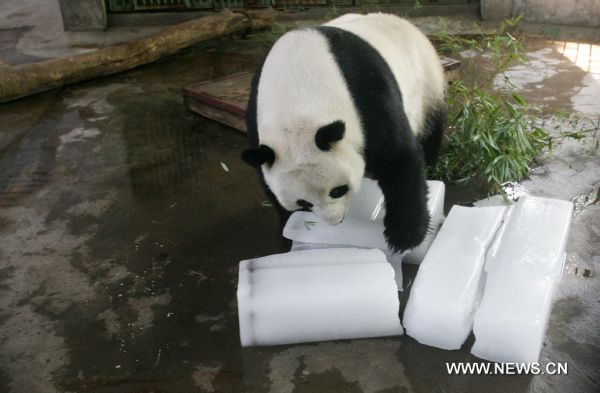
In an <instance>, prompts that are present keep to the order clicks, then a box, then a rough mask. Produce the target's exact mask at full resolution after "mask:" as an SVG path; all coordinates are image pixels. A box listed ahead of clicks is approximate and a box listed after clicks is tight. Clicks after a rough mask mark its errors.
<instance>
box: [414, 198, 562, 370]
mask: <svg viewBox="0 0 600 393" xmlns="http://www.w3.org/2000/svg"><path fill="white" fill-rule="evenodd" d="M571 213H572V204H571V203H570V202H566V201H559V200H553V199H547V198H538V197H532V196H527V197H522V198H521V199H520V200H519V202H518V203H517V204H516V205H515V206H513V207H505V206H500V207H482V208H462V207H458V206H455V207H453V208H452V210H451V211H450V213H449V214H448V218H447V219H446V221H445V222H444V225H443V226H442V229H441V230H440V233H439V235H438V236H437V238H436V239H435V241H434V242H433V244H432V246H431V249H430V251H429V253H428V254H427V256H426V257H425V259H424V261H423V262H422V264H421V266H420V267H419V272H418V274H417V278H416V279H415V282H414V284H413V287H412V289H411V293H410V297H409V300H408V304H407V306H406V309H405V312H404V318H403V323H404V327H405V328H406V332H407V334H409V335H410V336H412V337H414V338H415V339H417V341H419V342H421V343H423V344H427V345H432V346H436V347H439V348H445V349H458V348H460V347H461V346H462V345H463V343H464V341H465V339H466V338H467V336H468V335H469V333H470V331H471V329H473V332H474V334H475V344H474V346H473V348H472V353H473V354H474V355H476V356H478V357H481V358H484V359H487V360H492V361H498V362H536V361H537V360H538V357H539V353H540V350H541V347H542V341H543V338H544V333H545V330H546V325H547V323H548V318H549V314H550V307H551V303H552V296H553V292H554V289H555V287H556V284H557V282H558V280H559V278H560V273H561V271H562V266H563V263H564V257H565V245H566V241H567V237H568V230H569V225H570V221H571Z"/></svg>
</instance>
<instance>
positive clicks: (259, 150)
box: [242, 145, 275, 168]
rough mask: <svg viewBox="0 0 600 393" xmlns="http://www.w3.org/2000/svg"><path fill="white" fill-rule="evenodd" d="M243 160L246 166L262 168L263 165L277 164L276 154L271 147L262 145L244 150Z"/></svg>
mask: <svg viewBox="0 0 600 393" xmlns="http://www.w3.org/2000/svg"><path fill="white" fill-rule="evenodd" d="M242 159H243V160H244V161H245V162H246V164H248V165H250V166H253V167H255V168H260V166H261V165H262V164H268V165H273V163H274V162H275V152H274V151H273V149H271V148H270V147H269V146H266V145H260V146H258V147H251V148H250V149H246V150H244V152H243V153H242Z"/></svg>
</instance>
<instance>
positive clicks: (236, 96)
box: [182, 57, 460, 132]
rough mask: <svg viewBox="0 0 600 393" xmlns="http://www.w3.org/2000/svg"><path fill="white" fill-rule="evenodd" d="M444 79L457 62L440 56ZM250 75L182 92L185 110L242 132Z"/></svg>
mask: <svg viewBox="0 0 600 393" xmlns="http://www.w3.org/2000/svg"><path fill="white" fill-rule="evenodd" d="M442 65H443V66H444V70H445V71H446V76H447V78H448V79H452V78H455V77H456V72H457V70H458V67H459V66H460V61H458V60H455V59H450V58H447V57H442ZM252 75H253V73H251V72H242V73H239V74H234V75H230V76H226V77H224V78H220V79H216V80H209V81H203V82H200V83H195V84H193V85H189V86H185V87H184V88H183V89H182V92H183V100H184V103H185V105H186V107H187V108H188V109H190V110H191V111H193V112H195V113H198V114H199V115H201V116H203V117H206V118H209V119H212V120H215V121H217V122H219V123H222V124H225V125H227V126H230V127H232V128H235V129H236V130H239V131H242V132H246V120H245V119H246V105H247V103H248V97H249V96H250V85H251V83H252Z"/></svg>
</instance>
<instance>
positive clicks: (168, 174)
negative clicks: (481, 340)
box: [0, 39, 600, 393]
mask: <svg viewBox="0 0 600 393" xmlns="http://www.w3.org/2000/svg"><path fill="white" fill-rule="evenodd" d="M530 45H531V49H530V52H532V53H534V60H539V62H541V63H543V64H538V66H539V67H541V68H543V69H544V70H554V71H556V72H554V71H548V73H547V74H543V75H542V76H539V75H538V74H539V73H535V75H534V76H531V75H530V76H529V78H530V79H527V77H523V80H522V81H521V82H522V85H520V87H521V89H522V90H523V91H524V94H525V95H526V96H527V98H529V99H530V101H531V102H532V103H535V104H538V105H540V106H543V107H548V108H549V109H555V108H561V109H567V110H576V111H585V112H586V113H594V111H596V112H598V113H600V106H599V104H598V100H597V99H596V100H595V101H594V100H590V99H588V98H585V97H587V96H588V95H591V96H594V97H598V89H599V85H600V80H599V75H600V70H598V69H597V68H593V69H592V68H588V69H584V68H582V67H580V66H579V65H577V61H576V59H575V61H571V60H570V59H569V58H568V56H566V55H564V54H562V53H560V51H559V50H558V49H557V46H556V45H558V44H556V43H555V42H551V41H539V40H536V41H532V42H531V43H530ZM265 50H266V48H265V47H264V46H263V45H261V44H260V43H249V42H245V41H240V40H229V39H225V40H221V41H212V42H210V43H206V44H204V45H201V46H198V47H196V48H194V49H191V50H188V51H185V52H183V53H181V54H179V55H177V56H175V57H172V58H170V59H167V60H164V61H161V62H159V63H156V64H152V65H149V66H145V67H142V68H139V69H136V70H133V71H130V72H127V73H123V74H120V75H116V76H112V77H106V78H102V79H98V80H94V81H90V82H86V83H81V84H78V85H75V86H71V87H68V88H63V89H60V90H55V91H51V92H48V93H45V94H42V95H38V96H35V97H30V98H25V99H22V100H19V101H17V102H13V103H10V104H5V105H2V106H1V107H0V392H12V393H34V392H273V393H287V392H289V393H292V392H294V393H300V392H344V393H348V392H367V393H375V392H379V393H384V392H386V393H391V392H413V391H414V392H464V391H490V392H495V391H498V392H506V391H512V392H564V391H573V392H598V391H599V390H600V330H599V329H598V325H599V323H600V279H599V277H600V276H599V274H600V259H599V255H600V253H599V244H600V241H599V240H600V239H599V238H600V216H599V209H600V207H599V206H598V204H597V199H596V204H593V203H592V204H591V205H588V206H585V207H584V208H583V209H582V211H581V212H580V214H579V215H578V216H577V218H576V219H575V221H574V223H573V228H572V235H571V239H570V242H569V250H568V251H569V255H570V261H571V262H570V264H569V266H570V269H568V271H566V272H565V274H564V275H563V277H562V280H561V284H560V288H559V291H558V294H557V296H556V298H555V303H554V308H553V312H552V317H551V321H550V326H549V328H548V332H547V335H546V338H545V341H544V350H543V351H542V355H541V360H540V361H541V363H542V364H546V363H548V362H567V363H568V374H567V375H537V376H534V375H487V376H483V375H468V376H466V375H459V376H457V375H448V373H447V371H446V366H445V364H446V362H478V361H479V360H478V359H477V358H475V357H473V356H472V355H471V354H470V353H469V346H470V344H471V343H472V338H471V339H470V340H469V342H468V343H467V344H466V345H465V347H464V348H463V349H462V350H459V351H444V350H440V349H436V348H431V347H426V346H423V345H420V344H418V343H417V342H416V341H415V340H413V339H412V338H410V337H408V336H403V337H392V338H382V339H367V340H349V341H338V342H325V343H315V344H305V345H290V346H277V347H263V348H248V349H241V348H240V345H239V339H238V327H237V314H236V300H235V291H236V281H237V263H238V262H239V261H240V260H242V259H246V258H250V257H254V256H262V255H269V254H273V253H277V252H283V251H285V249H284V246H283V244H282V242H281V241H280V237H279V233H278V228H277V226H278V225H277V218H276V213H275V211H274V209H273V208H270V207H265V206H263V205H262V204H261V201H263V200H264V199H265V198H264V196H263V194H262V191H261V189H260V188H259V186H258V184H257V181H256V178H255V174H254V172H253V171H252V170H251V169H250V168H248V167H246V166H245V165H244V164H243V163H242V162H241V160H240V159H239V155H240V151H241V150H242V148H243V147H244V146H245V145H246V140H245V136H244V135H242V134H240V133H238V132H236V131H233V130H231V129H228V128H226V127H224V126H221V125H219V124H216V123H213V122H211V121H208V120H203V119H200V118H198V117H196V116H195V115H192V114H191V113H189V112H187V110H186V109H185V108H184V107H183V104H182V100H181V94H180V88H181V86H183V85H186V84H190V83H193V82H197V81H200V80H204V79H209V78H213V77H218V76H222V75H227V74H231V73H234V72H237V71H242V70H252V69H253V68H254V67H255V66H256V64H257V62H258V60H259V59H260V57H261V55H262V53H264V51H265ZM596 50H597V49H596ZM535 56H537V57H535ZM595 64H597V63H595ZM517 67H518V66H517ZM594 67H595V66H594ZM541 68H540V69H541ZM530 69H531V68H528V67H526V68H525V69H521V68H515V69H513V70H512V71H513V72H515V73H516V75H517V76H519V75H521V74H522V73H527V72H528V71H529V70H530ZM590 75H591V76H590ZM574 97H579V98H574ZM582 97H584V98H582ZM578 100H579V101H578ZM581 100H583V101H581ZM582 102H583V103H586V104H585V105H583V104H582ZM588 104H589V105H588ZM577 105H583V106H579V107H578V106H577ZM590 111H591V112H590ZM222 163H223V164H225V165H226V168H227V169H228V171H225V170H224V168H223V166H222V165H221V164H222ZM599 182H600V157H599V156H598V150H597V148H595V149H594V147H593V146H592V144H591V142H589V143H587V144H586V143H583V144H582V143H571V142H569V143H565V144H563V145H562V146H560V147H559V148H557V150H556V152H555V154H554V155H553V156H552V157H548V158H546V159H545V160H544V163H543V165H542V166H540V168H538V169H536V171H535V173H533V174H532V175H531V176H530V179H529V180H527V181H525V182H524V183H523V185H524V187H525V188H526V189H527V190H528V192H530V193H532V194H534V195H544V196H551V197H557V198H563V199H571V198H573V197H576V196H577V195H582V194H586V193H590V191H591V190H592V189H593V188H594V187H597V186H598V184H599ZM480 196H481V195H477V193H469V192H468V190H467V189H464V188H460V187H450V192H449V194H448V199H449V202H450V203H454V202H457V201H460V202H463V203H468V202H472V201H473V200H474V199H475V198H477V197H480ZM592 202H593V201H592ZM575 266H578V267H581V266H585V267H589V268H590V269H592V271H595V272H597V273H596V274H595V275H594V276H592V277H582V275H581V273H580V272H581V269H578V270H577V271H578V273H575V270H574V267H575ZM411 275H414V269H412V271H411V269H409V268H407V275H406V276H407V277H410V276H411Z"/></svg>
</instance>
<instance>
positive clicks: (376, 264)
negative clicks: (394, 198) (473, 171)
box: [237, 179, 444, 346]
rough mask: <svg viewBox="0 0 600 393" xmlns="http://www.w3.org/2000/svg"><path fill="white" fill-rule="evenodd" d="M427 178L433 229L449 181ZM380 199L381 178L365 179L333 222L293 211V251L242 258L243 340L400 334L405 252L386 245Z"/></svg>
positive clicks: (421, 250) (289, 233)
mask: <svg viewBox="0 0 600 393" xmlns="http://www.w3.org/2000/svg"><path fill="white" fill-rule="evenodd" d="M428 184H429V189H430V194H429V210H430V214H431V216H432V228H438V227H439V223H440V222H441V220H442V213H443V205H444V184H443V183H441V182H437V181H433V182H428ZM383 204H384V200H383V195H382V193H381V190H380V189H379V186H378V185H377V183H376V182H375V181H373V180H369V179H365V180H364V181H363V183H362V186H361V190H360V191H359V192H358V193H357V194H355V195H354V196H353V198H352V202H351V204H350V207H349V209H348V212H347V214H346V218H345V220H344V222H343V223H341V224H339V225H337V226H329V225H326V224H322V223H321V222H320V220H319V219H318V218H317V217H316V216H315V215H314V214H312V213H309V212H297V213H294V214H293V215H292V217H291V218H290V220H289V221H288V223H287V225H286V227H285V230H284V235H285V236H286V237H288V238H289V239H292V240H294V247H293V248H292V251H291V252H289V253H286V254H279V255H272V256H268V257H263V258H256V259H251V260H246V261H242V262H241V263H240V270H239V285H238V293H237V297H238V314H239V321H240V338H241V342H242V345H243V346H249V345H273V344H288V343H298V342H308V341H322V340H334V339H345V338H363V337H376V336H389V335H399V334H403V329H402V325H401V324H400V317H399V315H398V312H399V301H398V288H399V286H401V285H402V271H401V267H400V261H401V258H400V257H399V256H394V255H393V254H392V253H391V252H389V251H388V248H387V244H386V241H385V238H384V235H383V231H384V226H383V217H384V215H385V210H384V206H383ZM434 233H435V232H431V233H430V234H429V235H428V237H427V238H426V239H425V241H423V243H422V244H421V245H420V246H419V247H418V248H416V249H414V250H413V251H412V253H413V258H412V261H413V262H419V260H420V259H422V255H423V254H425V252H426V250H427V247H428V246H429V244H431V241H432V240H433V236H434ZM382 250H383V251H382ZM384 252H385V253H384ZM388 261H389V262H393V263H392V264H390V263H389V262H388ZM394 270H396V271H394ZM394 279H395V280H394Z"/></svg>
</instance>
